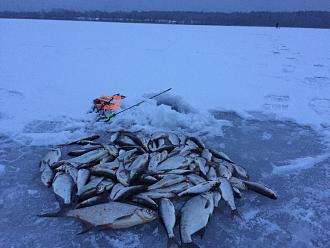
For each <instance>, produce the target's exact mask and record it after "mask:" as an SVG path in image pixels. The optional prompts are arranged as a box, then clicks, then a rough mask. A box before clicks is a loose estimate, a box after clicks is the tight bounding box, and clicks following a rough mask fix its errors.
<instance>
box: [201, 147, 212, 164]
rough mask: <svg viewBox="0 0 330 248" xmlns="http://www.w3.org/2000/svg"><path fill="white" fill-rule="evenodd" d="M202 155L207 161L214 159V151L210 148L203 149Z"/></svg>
mask: <svg viewBox="0 0 330 248" xmlns="http://www.w3.org/2000/svg"><path fill="white" fill-rule="evenodd" d="M201 156H202V157H203V158H205V159H206V161H211V160H212V153H211V152H210V150H209V149H203V151H202V154H201Z"/></svg>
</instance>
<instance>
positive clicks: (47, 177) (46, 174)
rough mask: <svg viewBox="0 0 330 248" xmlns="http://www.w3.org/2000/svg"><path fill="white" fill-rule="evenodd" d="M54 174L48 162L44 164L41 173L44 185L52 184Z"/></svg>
mask: <svg viewBox="0 0 330 248" xmlns="http://www.w3.org/2000/svg"><path fill="white" fill-rule="evenodd" d="M54 176H55V172H54V171H53V170H52V169H51V168H50V167H49V165H48V164H45V165H44V169H43V171H42V173H41V182H42V183H43V184H44V185H45V186H47V187H50V186H51V185H52V182H53V179H54Z"/></svg>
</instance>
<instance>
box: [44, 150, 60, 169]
mask: <svg viewBox="0 0 330 248" xmlns="http://www.w3.org/2000/svg"><path fill="white" fill-rule="evenodd" d="M60 157H61V150H60V149H59V148H56V149H51V150H50V151H49V152H47V154H46V155H45V156H44V157H43V159H42V160H41V161H40V172H43V171H44V169H45V167H46V165H48V166H50V167H51V168H53V167H52V164H53V163H55V162H58V161H59V159H60Z"/></svg>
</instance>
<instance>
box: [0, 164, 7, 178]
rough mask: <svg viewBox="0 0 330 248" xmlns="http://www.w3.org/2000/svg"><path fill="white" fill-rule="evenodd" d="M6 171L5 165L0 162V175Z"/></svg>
mask: <svg viewBox="0 0 330 248" xmlns="http://www.w3.org/2000/svg"><path fill="white" fill-rule="evenodd" d="M5 173H6V166H5V165H3V164H0V176H3V175H5Z"/></svg>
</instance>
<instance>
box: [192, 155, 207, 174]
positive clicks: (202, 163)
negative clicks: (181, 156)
mask: <svg viewBox="0 0 330 248" xmlns="http://www.w3.org/2000/svg"><path fill="white" fill-rule="evenodd" d="M194 162H195V163H196V164H197V166H198V168H199V171H200V172H202V173H203V175H204V176H206V175H207V171H206V159H205V158H201V157H197V158H195V159H194Z"/></svg>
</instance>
